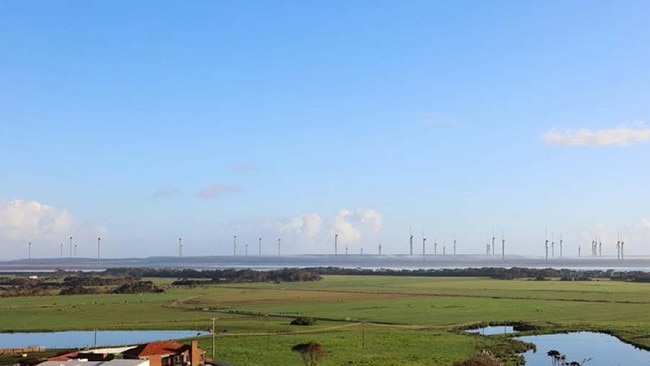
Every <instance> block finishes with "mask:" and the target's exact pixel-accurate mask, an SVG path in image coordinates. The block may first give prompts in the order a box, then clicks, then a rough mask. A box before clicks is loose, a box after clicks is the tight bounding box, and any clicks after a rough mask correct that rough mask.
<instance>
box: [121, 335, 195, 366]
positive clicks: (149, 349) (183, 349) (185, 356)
mask: <svg viewBox="0 0 650 366" xmlns="http://www.w3.org/2000/svg"><path fill="white" fill-rule="evenodd" d="M122 357H124V358H125V359H139V360H148V361H149V366H204V365H205V351H203V350H202V349H200V348H199V347H198V343H197V341H195V340H194V341H192V343H191V344H190V345H187V344H183V343H179V342H176V341H156V342H150V343H145V344H141V345H139V346H137V347H134V348H131V349H129V350H126V351H124V352H122Z"/></svg>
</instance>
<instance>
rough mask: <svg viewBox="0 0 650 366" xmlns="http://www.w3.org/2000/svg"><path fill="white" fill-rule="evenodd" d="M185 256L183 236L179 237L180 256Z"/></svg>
mask: <svg viewBox="0 0 650 366" xmlns="http://www.w3.org/2000/svg"><path fill="white" fill-rule="evenodd" d="M181 257H183V237H181V236H179V237H178V258H181Z"/></svg>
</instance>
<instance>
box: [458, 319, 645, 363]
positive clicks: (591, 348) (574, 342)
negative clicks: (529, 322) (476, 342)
mask: <svg viewBox="0 0 650 366" xmlns="http://www.w3.org/2000/svg"><path fill="white" fill-rule="evenodd" d="M467 332H468V333H478V334H481V335H486V336H489V335H496V334H512V333H513V332H514V329H513V327H511V326H489V327H484V328H478V329H470V330H468V331H467ZM516 338H517V339H520V340H522V341H525V342H528V343H533V344H535V345H536V346H537V352H534V351H528V352H526V353H524V358H525V359H526V366H548V365H551V364H552V359H551V357H550V356H548V354H547V353H548V351H550V350H557V351H558V352H560V353H561V354H563V355H565V356H566V361H567V364H568V363H570V362H572V361H575V362H579V363H580V364H584V365H586V366H591V365H594V366H622V365H626V366H627V365H650V352H649V351H646V350H642V349H638V348H636V347H634V346H632V345H629V344H627V343H624V342H622V341H621V340H619V339H618V338H616V337H614V336H611V335H609V334H604V333H594V332H575V333H557V334H544V335H534V336H521V337H516Z"/></svg>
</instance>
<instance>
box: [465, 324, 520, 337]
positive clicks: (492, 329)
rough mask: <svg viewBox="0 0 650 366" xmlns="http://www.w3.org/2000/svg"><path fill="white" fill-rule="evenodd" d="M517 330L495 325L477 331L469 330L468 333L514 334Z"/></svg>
mask: <svg viewBox="0 0 650 366" xmlns="http://www.w3.org/2000/svg"><path fill="white" fill-rule="evenodd" d="M514 332H515V329H514V327H513V326H512V325H495V326H489V327H483V328H477V329H468V330H467V333H476V334H481V335H486V336H488V335H495V334H512V333H514Z"/></svg>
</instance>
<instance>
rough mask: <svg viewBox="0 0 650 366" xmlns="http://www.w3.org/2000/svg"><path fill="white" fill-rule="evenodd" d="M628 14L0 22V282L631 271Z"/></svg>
mask: <svg viewBox="0 0 650 366" xmlns="http://www.w3.org/2000/svg"><path fill="white" fill-rule="evenodd" d="M647 14H650V3H649V2H647V1H592V0H589V1H586V0H576V1H556V0H551V1H503V0H495V1H475V0H474V1H462V0H461V1H429V0H426V1H418V0H409V1H399V2H396V1H381V0H377V1H361V0H360V1H338V0H335V1H281V0H278V1H226V0H224V1H183V2H178V1H164V0H163V1H161V0H156V1H146V0H145V1H136V2H134V1H120V0H115V1H94V0H88V1H63V0H62V1H49V0H48V1H20V0H2V1H0V248H1V249H2V252H1V253H2V254H0V259H17V258H27V257H28V256H30V255H31V257H32V258H56V257H59V256H61V255H63V256H68V255H69V250H70V249H71V248H70V239H69V238H70V236H72V237H73V240H72V241H73V243H74V244H73V246H76V249H75V251H76V255H77V256H79V257H95V256H97V245H96V244H97V238H98V237H101V238H102V239H101V246H102V248H101V250H102V254H101V255H102V256H104V257H115V258H120V257H148V256H175V255H178V241H179V238H182V243H183V249H182V250H183V255H184V256H206V255H233V254H236V255H244V254H246V251H247V250H248V254H249V255H253V254H258V249H259V248H258V244H259V238H260V237H261V238H262V253H263V254H264V255H277V241H278V239H281V254H286V255H292V254H333V253H334V236H335V235H336V234H338V250H339V253H342V252H343V250H344V248H347V249H348V250H349V252H350V253H361V251H362V250H365V253H367V254H373V253H377V251H378V245H379V244H381V246H382V252H383V253H384V254H408V253H409V236H410V235H411V233H412V235H413V236H414V242H415V245H414V246H415V248H414V252H415V253H421V248H422V246H421V243H422V238H423V237H426V238H427V242H426V245H427V249H426V251H427V252H428V253H431V254H433V250H434V248H433V247H434V244H437V248H438V249H437V254H441V251H442V250H441V248H442V247H445V248H446V249H445V250H447V253H450V251H451V243H452V242H453V240H454V239H456V241H457V253H458V254H481V253H485V251H486V245H487V244H488V243H489V242H490V240H491V238H492V237H493V236H494V237H496V238H497V242H500V239H501V237H502V236H503V237H504V238H505V239H506V253H507V254H513V255H514V254H516V255H526V256H533V257H535V256H537V257H542V256H545V247H544V243H545V240H546V239H548V240H549V241H552V242H557V243H558V244H559V240H560V239H562V241H563V256H577V255H578V250H579V249H578V248H581V249H580V250H581V251H582V254H583V255H585V253H588V254H590V253H589V251H590V249H588V248H589V246H590V243H591V241H592V240H594V238H596V237H598V240H599V241H602V242H603V247H602V248H603V249H602V252H603V255H607V256H616V254H617V251H616V241H617V237H618V235H621V236H622V237H623V239H624V240H625V251H626V254H627V255H650V194H648V190H649V189H650V169H648V166H649V164H648V163H649V162H650V102H649V99H650V67H648V65H650V42H648V39H650V23H649V22H648V21H647ZM235 235H236V236H237V241H236V244H237V246H236V248H235V247H234V246H233V243H234V236H235ZM28 243H32V244H31V246H29V244H28ZM558 244H556V245H558ZM247 247H248V248H247ZM499 251H500V247H499V248H498V250H497V253H498V252H499ZM552 255H555V256H559V248H555V250H554V253H552Z"/></svg>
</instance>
